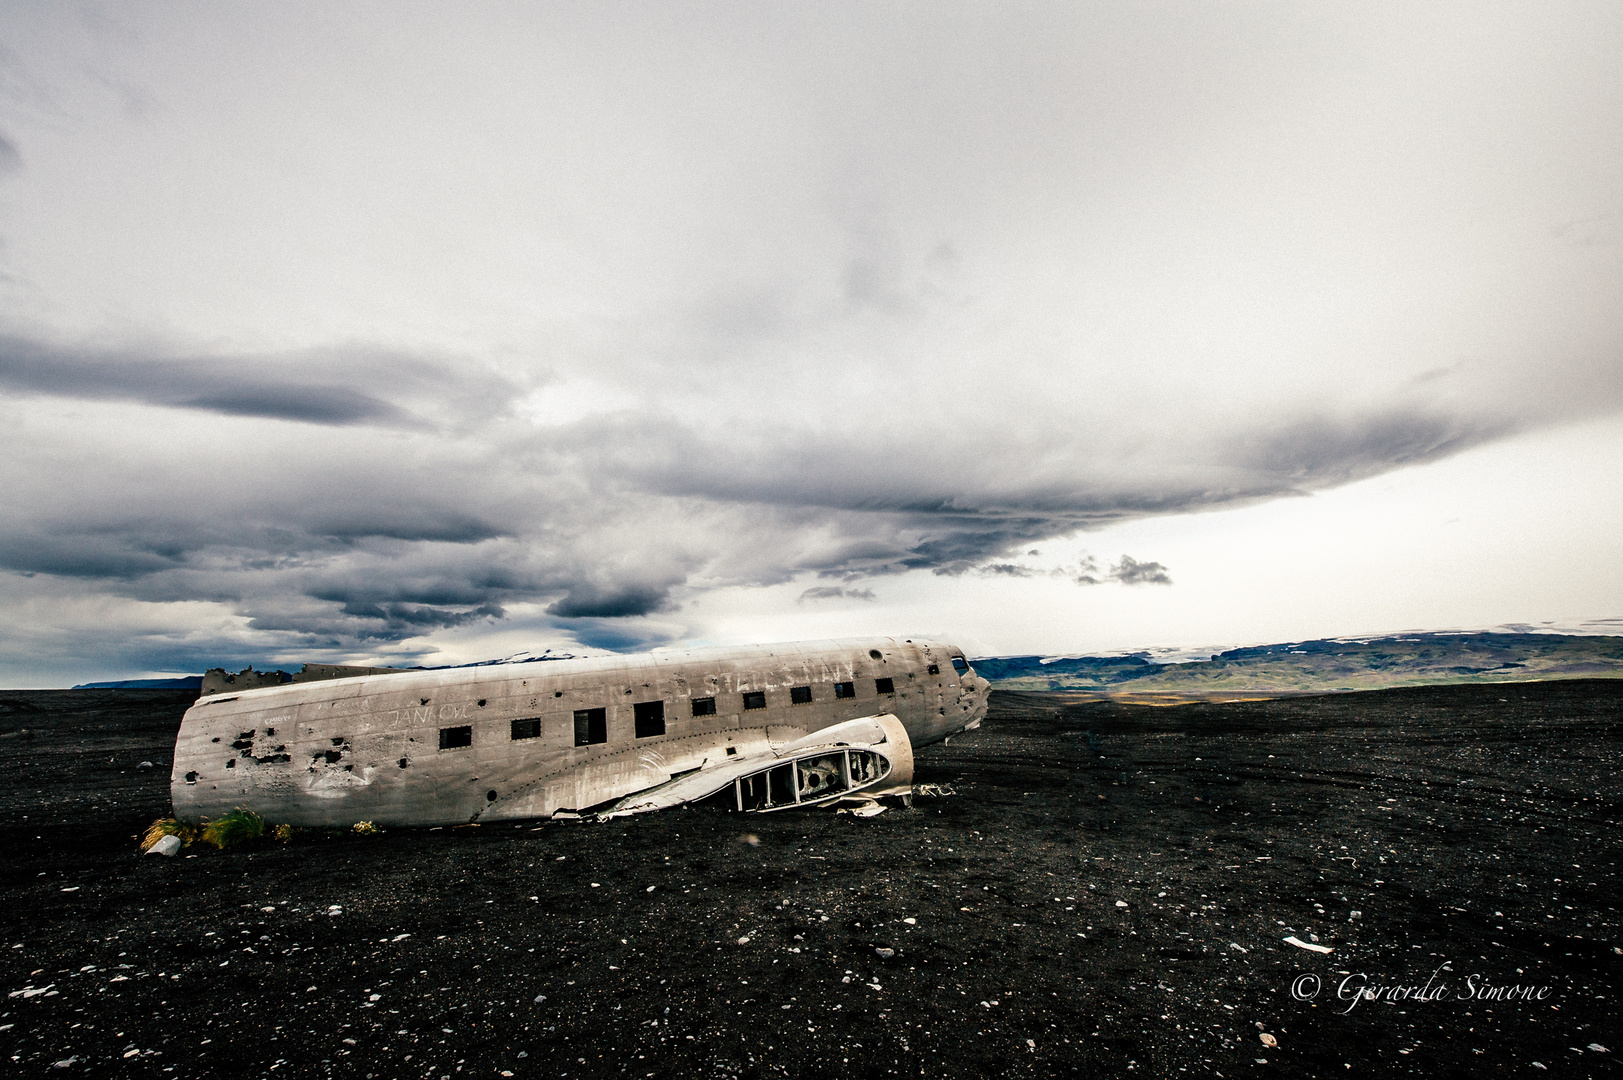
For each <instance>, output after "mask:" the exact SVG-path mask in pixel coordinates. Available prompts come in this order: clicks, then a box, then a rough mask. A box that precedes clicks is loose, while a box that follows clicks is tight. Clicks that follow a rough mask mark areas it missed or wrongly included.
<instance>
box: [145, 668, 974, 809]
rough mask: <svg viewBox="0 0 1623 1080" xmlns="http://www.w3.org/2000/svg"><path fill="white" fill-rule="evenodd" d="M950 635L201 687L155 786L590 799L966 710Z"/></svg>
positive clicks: (180, 803) (193, 793)
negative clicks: (809, 740)
mask: <svg viewBox="0 0 1623 1080" xmlns="http://www.w3.org/2000/svg"><path fill="white" fill-rule="evenodd" d="M987 692H988V684H987V683H986V681H985V680H984V679H980V678H978V677H977V676H976V675H975V674H974V673H973V672H972V671H971V670H969V668H968V665H967V663H966V662H965V660H964V657H963V653H962V651H961V650H959V649H957V648H954V647H953V646H950V645H946V644H943V643H940V642H928V641H921V640H910V641H902V640H897V639H894V638H874V639H867V640H850V641H819V642H799V643H793V644H784V645H763V646H750V647H745V648H708V649H691V650H672V651H668V652H660V653H650V654H642V655H636V656H608V657H595V658H590V659H578V660H554V661H541V662H534V663H526V664H503V665H491V666H486V667H472V668H449V669H442V670H435V671H421V672H416V671H410V672H402V673H399V674H390V675H368V676H363V677H359V678H348V679H334V680H329V681H324V682H309V683H292V684H287V685H284V686H277V687H268V688H263V689H257V690H247V691H241V692H238V693H224V694H216V695H213V696H211V697H205V698H201V699H199V700H198V702H197V703H196V704H195V705H193V706H192V707H191V709H189V710H188V711H187V713H186V716H185V718H184V719H183V720H182V722H181V728H180V734H179V737H178V738H177V740H176V746H175V764H174V770H173V773H172V775H171V779H170V790H171V794H172V796H173V800H174V806H175V812H176V815H177V816H179V817H180V818H181V819H183V820H190V821H197V820H200V819H204V818H210V817H215V816H218V815H219V814H222V813H224V812H226V811H227V810H230V809H232V808H234V807H237V806H246V807H248V808H249V809H252V810H254V811H256V812H258V813H259V814H261V815H262V816H263V817H265V818H266V819H267V820H269V821H274V822H286V823H287V824H290V825H299V826H329V827H332V826H337V827H342V826H348V825H352V824H354V823H356V822H359V821H372V822H375V823H377V824H392V825H444V824H458V823H463V822H471V821H501V820H522V819H531V818H543V817H550V816H551V815H553V814H554V813H556V812H558V811H560V810H577V809H584V808H587V807H593V806H599V805H601V804H603V803H605V802H607V801H609V800H613V799H618V798H620V797H622V796H625V795H628V794H630V793H632V792H637V791H642V790H645V789H648V788H651V787H654V786H657V785H659V784H662V783H665V782H666V781H668V780H670V779H671V777H672V776H674V775H678V774H682V773H685V772H688V771H690V770H695V769H699V768H701V767H702V766H704V765H705V764H706V762H711V763H712V764H714V763H715V762H718V761H721V760H723V759H726V758H734V757H740V756H742V757H752V756H755V755H762V754H766V755H770V754H771V753H772V752H773V751H774V750H775V749H776V748H778V747H781V746H784V745H786V744H789V743H791V742H793V741H794V740H796V739H798V738H802V737H804V736H806V735H808V734H810V733H812V732H816V731H818V730H820V729H822V728H826V727H830V726H832V725H834V724H839V723H842V722H844V721H848V720H852V719H855V718H858V717H865V716H873V715H877V714H885V713H888V714H892V715H894V716H895V717H897V718H898V719H899V720H900V721H901V722H902V724H903V725H904V726H905V728H906V732H907V736H908V738H909V739H911V741H912V743H913V745H915V746H917V745H925V744H929V743H932V742H937V741H939V740H941V739H943V738H946V737H947V736H949V735H952V734H954V733H956V732H959V731H963V730H965V729H966V728H969V727H973V726H975V725H977V724H978V723H979V722H980V720H981V718H982V717H984V716H985V714H986V703H987Z"/></svg>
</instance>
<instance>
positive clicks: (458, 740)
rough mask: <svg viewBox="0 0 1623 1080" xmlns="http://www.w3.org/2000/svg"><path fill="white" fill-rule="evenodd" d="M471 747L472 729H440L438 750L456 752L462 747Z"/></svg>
mask: <svg viewBox="0 0 1623 1080" xmlns="http://www.w3.org/2000/svg"><path fill="white" fill-rule="evenodd" d="M472 745H473V728H472V727H442V728H440V749H441V750H456V749H459V748H461V747H464V746H472Z"/></svg>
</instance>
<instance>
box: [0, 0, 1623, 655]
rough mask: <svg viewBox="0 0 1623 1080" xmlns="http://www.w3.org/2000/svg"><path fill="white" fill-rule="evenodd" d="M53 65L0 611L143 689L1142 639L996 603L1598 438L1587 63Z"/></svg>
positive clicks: (864, 13) (1487, 59)
mask: <svg viewBox="0 0 1623 1080" xmlns="http://www.w3.org/2000/svg"><path fill="white" fill-rule="evenodd" d="M95 10H96V11H97V14H96V15H95V17H86V18H83V19H77V18H72V17H70V16H68V15H66V14H60V13H55V12H53V11H51V10H50V9H38V10H32V11H28V12H20V13H17V17H16V18H15V19H13V20H8V22H9V24H10V25H9V27H8V29H7V30H5V31H4V33H3V34H0V39H3V40H0V45H3V46H4V50H3V51H0V65H4V67H5V71H4V75H5V78H4V79H0V132H3V134H0V198H3V199H4V200H5V202H6V205H7V209H8V212H7V214H6V224H5V226H4V227H3V228H4V230H5V236H4V240H5V244H4V247H3V248H0V331H3V332H0V424H3V434H0V440H3V441H0V485H3V486H4V490H6V491H7V492H8V493H9V497H8V498H7V499H6V500H5V501H4V504H3V506H0V568H3V569H4V570H5V571H7V572H8V573H9V574H11V575H13V578H12V579H10V580H9V587H10V588H11V589H12V590H13V592H12V593H11V594H10V595H11V597H12V599H10V600H5V601H4V602H5V603H7V604H11V605H14V606H16V610H18V611H21V610H23V609H24V608H26V609H27V610H28V611H30V612H34V611H37V610H47V609H48V608H34V607H29V606H28V605H31V604H41V605H46V604H47V599H46V598H52V599H50V600H49V603H50V604H57V605H58V606H59V607H60V608H61V610H64V611H66V610H73V611H81V612H89V611H93V610H95V605H96V604H97V603H101V602H105V603H107V604H109V605H113V607H115V608H116V609H117V610H118V611H119V612H120V613H121V614H119V616H118V619H119V620H125V621H123V622H118V623H117V625H119V626H121V627H123V628H124V629H121V630H120V631H119V633H120V634H125V635H127V636H128V635H133V636H134V637H136V638H139V639H140V640H143V641H157V640H161V641H162V642H163V644H162V645H161V646H160V645H151V646H149V647H147V651H146V652H145V653H144V654H143V655H146V656H147V657H148V658H149V662H148V663H147V666H148V667H149V668H150V667H153V666H160V665H159V657H162V658H163V663H164V664H183V666H196V663H197V662H200V661H202V660H205V659H211V658H212V657H214V656H215V655H216V654H219V655H221V656H222V657H223V656H225V655H244V654H245V653H244V650H246V652H248V653H251V652H252V651H253V650H254V649H255V648H258V649H261V650H263V651H264V652H266V653H269V654H273V655H275V656H295V655H296V656H298V657H301V658H306V659H321V658H335V659H336V658H359V657H365V656H378V655H384V654H385V653H387V654H388V655H390V656H394V657H400V656H404V657H406V658H408V659H409V658H411V657H414V656H418V657H425V656H431V655H432V653H433V649H434V648H435V644H434V643H435V642H436V641H438V640H441V639H442V637H443V635H444V634H447V633H451V632H463V631H468V630H470V629H471V628H480V627H495V626H499V625H500V624H502V623H503V622H504V621H506V620H511V619H512V618H514V615H513V613H514V612H515V611H523V612H525V613H526V614H525V618H527V619H531V620H533V621H534V622H535V623H536V624H537V625H542V626H550V627H552V628H554V629H555V630H556V632H557V633H558V635H559V636H560V639H562V640H574V641H578V642H584V643H589V644H597V645H601V646H604V647H624V646H628V645H632V644H638V643H647V642H649V641H653V640H659V639H662V638H668V637H680V636H703V635H704V633H705V632H706V627H707V626H708V625H710V623H709V622H707V619H710V618H713V617H714V616H711V615H705V614H704V613H703V605H702V603H700V602H701V601H702V600H703V599H704V598H706V597H712V596H718V595H721V594H722V593H723V592H725V591H726V590H737V589H757V588H764V587H772V586H778V585H785V584H792V585H793V588H794V590H795V591H792V592H791V593H790V594H789V596H790V599H791V600H793V599H794V598H795V597H796V596H798V598H799V601H800V603H799V604H795V605H793V606H795V607H796V608H797V609H798V610H800V611H802V612H803V613H805V615H806V617H807V618H808V619H812V618H816V617H818V615H819V613H822V612H829V611H836V610H839V609H840V607H841V605H845V606H848V607H854V606H857V605H858V604H860V605H863V606H870V607H871V606H872V605H874V604H875V602H876V601H882V600H883V597H884V593H885V590H886V588H887V586H886V585H885V584H884V583H885V582H886V581H894V580H896V579H898V578H900V577H903V576H906V575H912V574H924V572H929V573H928V574H924V576H926V577H928V578H930V579H931V580H938V581H939V585H940V587H941V588H950V587H952V586H953V583H955V582H966V581H999V582H1005V583H1008V584H1010V585H1011V587H1012V586H1013V585H1014V583H1018V582H1026V583H1027V584H1030V583H1032V582H1034V581H1036V580H1039V579H1041V580H1045V581H1048V582H1050V584H1051V587H1054V588H1066V589H1072V588H1074V587H1075V586H1076V585H1093V584H1101V585H1105V586H1107V588H1106V590H1104V591H1105V592H1108V591H1109V589H1112V588H1115V587H1117V586H1148V585H1170V586H1171V588H1170V589H1166V590H1156V589H1135V590H1133V593H1132V594H1133V595H1134V596H1135V597H1140V596H1142V597H1153V596H1160V595H1171V594H1175V593H1177V592H1178V591H1179V587H1178V586H1177V585H1174V584H1173V582H1174V580H1176V578H1175V574H1174V572H1173V571H1175V570H1177V569H1178V568H1177V567H1176V566H1174V567H1173V568H1172V570H1169V569H1168V568H1167V567H1165V566H1162V565H1161V563H1160V562H1158V561H1156V559H1157V557H1158V556H1157V553H1156V552H1154V551H1146V550H1140V549H1138V548H1137V547H1135V548H1134V550H1137V551H1138V556H1137V557H1134V556H1128V555H1125V554H1122V555H1120V556H1119V558H1118V559H1117V560H1116V561H1115V562H1113V563H1110V564H1109V565H1108V566H1107V567H1101V565H1100V564H1099V563H1097V562H1086V561H1085V562H1084V563H1082V564H1080V565H1071V566H1066V567H1059V568H1056V567H1055V566H1053V565H1049V564H1048V563H1045V562H1044V560H1043V559H1041V558H1035V557H1033V556H1031V555H1030V554H1028V552H1030V550H1031V546H1032V545H1033V544H1042V543H1045V542H1048V541H1052V540H1056V539H1059V538H1065V537H1070V536H1074V535H1077V534H1079V533H1088V532H1099V531H1102V530H1108V529H1110V528H1112V527H1117V526H1120V525H1122V524H1124V523H1128V522H1133V521H1140V520H1143V519H1146V518H1151V517H1161V516H1168V515H1183V514H1194V513H1200V512H1205V511H1212V510H1220V509H1230V508H1238V507H1245V506H1255V505H1258V504H1262V503H1266V502H1268V501H1270V500H1276V499H1282V498H1298V497H1302V496H1306V495H1311V494H1312V493H1314V492H1319V491H1324V490H1327V489H1330V488H1334V487H1337V486H1340V485H1345V484H1348V483H1350V482H1354V481H1358V480H1362V479H1367V478H1370V477H1375V476H1380V475H1382V474H1385V473H1388V472H1390V471H1392V470H1395V469H1402V468H1407V467H1414V466H1423V465H1426V464H1428V463H1433V462H1438V461H1441V460H1443V459H1446V458H1449V457H1451V456H1454V455H1457V454H1460V453H1461V452H1463V451H1466V450H1470V449H1472V448H1475V447H1480V446H1483V445H1485V444H1488V443H1491V442H1493V441H1495V440H1500V439H1503V438H1506V437H1507V436H1510V435H1514V434H1517V433H1520V432H1525V431H1529V430H1532V429H1536V428H1540V427H1548V426H1551V425H1557V424H1562V423H1566V422H1569V421H1572V420H1574V419H1578V418H1582V417H1586V416H1594V415H1600V414H1605V413H1609V412H1613V411H1615V410H1616V409H1617V408H1618V407H1619V406H1620V404H1623V366H1620V365H1619V364H1618V363H1617V362H1616V358H1617V351H1618V348H1619V345H1620V344H1623V315H1620V314H1619V309H1618V307H1617V305H1616V303H1615V300H1616V297H1617V296H1618V295H1619V294H1623V269H1620V267H1623V262H1620V261H1619V260H1618V257H1617V256H1618V252H1619V251H1620V250H1623V232H1620V231H1619V230H1618V229H1617V228H1615V227H1613V226H1614V225H1615V222H1616V220H1617V215H1618V214H1619V212H1620V207H1623V189H1620V188H1619V186H1618V184H1617V180H1616V175H1617V174H1616V169H1615V164H1616V162H1617V161H1618V160H1619V159H1620V158H1623V136H1620V135H1619V133H1618V131H1617V129H1616V127H1615V125H1612V124H1610V123H1609V122H1608V121H1607V120H1606V119H1605V118H1607V117H1609V116H1614V115H1616V110H1617V109H1618V108H1623V76H1620V74H1619V70H1618V68H1617V66H1616V65H1615V63H1613V62H1612V60H1613V58H1614V56H1615V54H1614V52H1613V51H1612V50H1611V49H1609V48H1608V43H1614V44H1615V43H1618V42H1620V41H1623V31H1620V27H1619V25H1618V20H1617V19H1615V18H1614V17H1612V16H1610V15H1607V14H1604V13H1601V12H1599V11H1591V12H1589V13H1587V14H1586V15H1584V17H1583V18H1579V17H1577V15H1576V14H1574V13H1572V12H1568V13H1567V14H1566V15H1563V16H1560V17H1557V16H1555V15H1542V14H1538V13H1534V12H1522V13H1520V14H1517V15H1515V16H1514V17H1512V16H1511V15H1510V14H1507V13H1504V12H1501V16H1502V17H1501V18H1499V19H1498V21H1497V22H1496V21H1495V20H1489V19H1481V18H1478V17H1476V13H1475V9H1474V8H1472V7H1469V6H1461V7H1458V8H1448V7H1446V6H1445V7H1443V8H1439V9H1437V10H1436V12H1434V13H1432V14H1425V13H1418V14H1412V15H1408V16H1403V17H1401V18H1400V19H1399V24H1396V25H1389V24H1388V23H1387V21H1386V20H1384V19H1383V20H1365V19H1363V18H1361V17H1359V16H1358V15H1357V13H1352V12H1335V11H1309V10H1305V9H1299V8H1291V9H1288V10H1287V9H1279V10H1265V9H1257V10H1254V11H1245V10H1224V9H1217V8H1210V7H1206V6H1200V5H1191V6H1184V5H1168V6H1164V7H1156V6H1152V7H1149V8H1135V9H1132V10H1130V11H1129V10H1128V9H1120V10H1091V11H1090V10H1082V9H1075V10H1072V9H1057V8H1054V7H1052V6H1041V5H1038V6H1031V7H1021V6H1018V5H1017V6H1015V7H1014V8H1009V9H1006V10H1001V11H1000V12H999V13H997V14H996V15H995V16H993V15H992V14H990V13H988V12H987V11H986V9H984V8H979V7H976V6H973V5H964V6H955V5H948V6H946V7H943V8H940V9H938V10H935V11H933V12H931V13H929V14H920V13H918V12H911V13H908V14H906V15H905V16H904V15H902V14H901V13H900V12H893V11H888V10H885V9H877V8H873V7H872V6H869V5H860V6H851V7H846V8H836V9H831V10H830V11H829V12H826V13H817V12H813V11H811V10H810V9H807V10H804V11H791V10H788V9H782V10H778V9H763V8H760V7H759V6H756V5H737V6H732V5H718V6H713V7H709V8H706V9H705V10H704V11H702V12H696V13H690V17H687V18H683V19H679V20H671V19H668V18H666V17H663V16H659V15H656V14H655V13H653V12H652V11H638V10H627V9H623V8H620V7H618V6H604V7H596V6H593V5H589V4H588V5H577V6H574V7H571V8H568V9H560V10H559V11H554V12H539V13H538V12H529V11H525V10H523V9H511V10H509V9H488V10H482V11H481V12H479V13H477V14H474V15H465V16H464V15H459V16H458V17H456V18H451V17H450V16H449V14H448V13H447V12H445V11H444V10H443V9H438V8H435V7H427V8H415V7H409V6H408V7H407V8H403V9H401V8H396V7H394V6H389V7H387V8H385V7H379V8H377V9H376V10H375V11H374V10H370V9H367V8H365V7H364V6H363V7H361V8H354V9H345V10H343V11H337V12H334V13H332V18H331V19H330V20H329V21H328V22H327V23H325V24H324V25H323V27H322V29H321V30H320V32H317V31H316V30H315V29H313V28H307V27H300V26H298V25H297V24H295V23H292V22H288V21H285V20H281V19H278V18H275V17H273V16H272V15H271V13H269V12H260V11H254V10H249V9H223V10H219V11H211V12H207V13H188V14H186V15H184V16H182V14H181V13H178V12H166V11H164V10H163V9H146V10H145V11H144V14H143V17H142V19H141V20H140V26H139V27H136V26H134V25H133V24H131V23H129V22H128V21H127V20H128V19H129V18H130V17H129V15H128V13H127V12H125V11H124V10H123V9H120V8H117V7H111V8H105V9H95ZM1449 12H1452V15H1449V14H1448V13H1449ZM384 16H387V18H385V17H384ZM1405 19H1407V20H1409V21H1408V22H1404V20H1405ZM1438 19H1441V20H1443V21H1444V22H1446V23H1447V24H1448V25H1449V26H1450V27H1451V28H1452V29H1451V32H1450V33H1448V34H1444V35H1441V36H1439V35H1438V34H1437V33H1435V32H1433V31H1435V29H1436V27H1435V26H1434V25H1433V24H1434V21H1435V20H1438ZM385 26H388V27H390V28H391V29H390V30H388V31H387V32H385V31H384V29H383V27H385ZM1535 40H1536V41H1540V42H1542V43H1543V44H1542V45H1540V46H1539V47H1538V48H1533V47H1531V46H1530V45H1529V44H1528V43H1529V42H1531V41H1535ZM1422 42H1425V43H1427V44H1426V45H1425V47H1422V46H1421V44H1420V43H1422ZM222 45H223V46H227V47H221V46H222ZM408 72H409V73H410V74H409V76H408V75H407V74H406V73H408ZM295 73H296V76H295ZM1097 546H1099V547H1100V548H1101V550H1103V549H1105V548H1106V547H1108V546H1109V545H1105V544H1100V545H1097ZM1121 546H1126V545H1125V544H1124V545H1121ZM1114 550H1116V551H1119V550H1120V547H1119V546H1118V547H1115V548H1114ZM1096 595H1097V594H1096ZM65 598H66V599H65ZM69 599H71V600H72V603H68V600H69ZM64 605H65V606H64ZM130 605H133V606H130ZM141 610H147V611H150V612H162V613H167V614H162V615H161V616H160V615H157V614H154V615H152V616H151V617H150V618H149V617H148V616H137V615H135V614H132V613H133V612H137V611H141ZM180 612H185V613H187V614H185V615H184V618H182V617H181V615H179V614H176V613H180ZM171 616H173V617H171ZM78 617H79V616H75V618H78ZM84 618H85V619H87V620H89V622H90V623H94V618H93V617H92V616H89V615H85V616H84ZM175 619H180V620H181V621H180V623H178V624H177V623H175V622H174V620H175ZM188 620H190V621H188ZM75 625H79V624H75ZM140 627H149V628H150V634H151V635H156V637H149V636H148V634H149V630H148V629H139V628H140ZM131 628H137V629H131ZM436 635H440V636H439V637H437V636H436ZM40 640H41V641H43V640H45V639H44V638H41V639H40ZM60 645H61V643H60V642H58V641H55V640H54V639H53V644H52V645H51V646H50V648H46V647H45V646H44V645H40V646H39V647H38V650H37V651H38V652H40V653H41V654H43V653H46V652H50V651H51V650H53V649H57V648H59V647H60ZM102 647H103V646H102V645H99V644H87V645H85V646H84V648H83V650H81V653H82V655H89V654H91V653H93V652H94V651H95V650H96V649H98V648H102ZM106 648H109V649H112V648H118V649H122V648H123V646H114V645H112V644H109V645H107V646H106ZM188 650H191V651H189V652H188ZM137 651H139V650H137ZM120 655H123V653H121V654H120ZM187 657H190V659H186V658H187Z"/></svg>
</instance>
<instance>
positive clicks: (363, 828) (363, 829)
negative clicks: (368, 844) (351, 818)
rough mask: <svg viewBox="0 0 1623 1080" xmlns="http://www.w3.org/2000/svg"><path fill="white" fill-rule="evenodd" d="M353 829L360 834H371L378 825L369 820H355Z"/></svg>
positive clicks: (375, 831)
mask: <svg viewBox="0 0 1623 1080" xmlns="http://www.w3.org/2000/svg"><path fill="white" fill-rule="evenodd" d="M355 831H356V832H358V833H360V834H361V835H362V836H373V835H375V834H376V833H377V831H378V827H377V826H376V825H374V824H372V823H371V822H370V821H357V822H356V823H355Z"/></svg>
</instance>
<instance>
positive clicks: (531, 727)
mask: <svg viewBox="0 0 1623 1080" xmlns="http://www.w3.org/2000/svg"><path fill="white" fill-rule="evenodd" d="M540 737H541V718H540V717H534V718H533V719H530V720H514V721H513V739H514V740H515V741H516V740H518V739H539V738H540Z"/></svg>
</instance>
